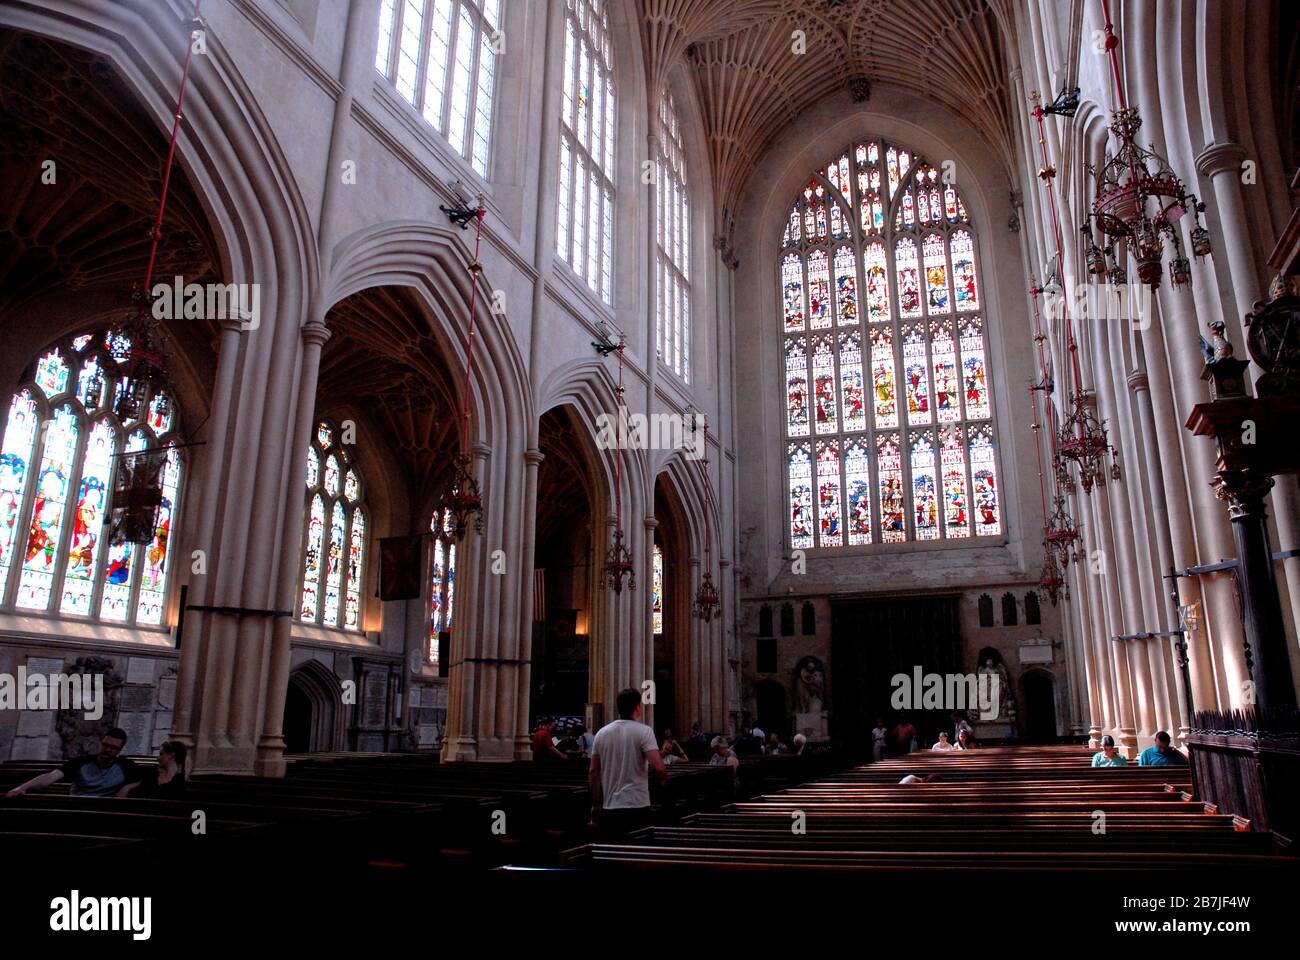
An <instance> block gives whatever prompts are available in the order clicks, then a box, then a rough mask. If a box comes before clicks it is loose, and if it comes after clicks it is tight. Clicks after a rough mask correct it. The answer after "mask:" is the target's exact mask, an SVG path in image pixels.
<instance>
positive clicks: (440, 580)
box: [429, 513, 456, 664]
mask: <svg viewBox="0 0 1300 960" xmlns="http://www.w3.org/2000/svg"><path fill="white" fill-rule="evenodd" d="M429 530H430V532H431V533H432V534H433V538H432V539H433V556H432V557H431V558H430V563H429V662H430V663H432V664H436V663H438V638H439V636H440V635H442V634H444V633H449V632H450V631H451V614H452V604H453V601H454V600H455V592H456V542H455V541H454V540H453V539H452V536H451V518H450V517H449V516H444V515H443V514H442V513H435V514H434V515H433V519H432V520H430V521H429Z"/></svg>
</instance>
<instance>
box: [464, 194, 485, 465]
mask: <svg viewBox="0 0 1300 960" xmlns="http://www.w3.org/2000/svg"><path fill="white" fill-rule="evenodd" d="M486 215H487V210H486V208H484V207H483V204H482V201H481V200H480V202H479V208H478V209H477V210H475V211H474V262H473V263H472V264H471V265H470V278H471V283H470V288H469V337H468V340H467V342H466V344H465V417H464V420H463V421H462V423H461V432H460V449H461V454H462V456H464V457H466V458H468V457H469V412H470V392H469V386H470V376H471V374H472V373H473V372H474V321H475V317H476V312H477V308H478V280H479V270H480V269H482V268H481V267H480V265H479V262H478V252H479V246H480V244H482V242H483V218H484V217H485V216H486Z"/></svg>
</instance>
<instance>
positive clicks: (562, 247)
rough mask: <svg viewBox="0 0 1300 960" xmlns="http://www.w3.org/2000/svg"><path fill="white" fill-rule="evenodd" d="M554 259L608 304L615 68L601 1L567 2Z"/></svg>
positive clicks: (570, 0) (612, 210)
mask: <svg viewBox="0 0 1300 960" xmlns="http://www.w3.org/2000/svg"><path fill="white" fill-rule="evenodd" d="M565 6H566V11H565V17H564V64H563V69H564V82H563V88H562V90H561V97H560V174H561V179H560V188H559V201H558V205H559V221H560V223H559V225H558V227H557V229H556V235H555V236H556V250H555V252H556V254H557V255H558V256H559V258H560V259H561V260H563V261H564V262H565V263H567V264H568V265H569V266H570V267H572V268H573V271H574V272H575V273H576V274H577V275H578V276H579V277H581V278H582V279H583V280H585V281H586V282H587V286H589V287H590V288H591V289H592V290H593V291H594V292H595V293H596V294H597V295H598V296H599V297H600V298H601V299H602V300H604V301H605V302H606V303H612V302H613V301H612V297H613V291H612V290H611V284H610V276H611V266H610V264H611V261H612V259H613V251H612V249H611V247H612V243H611V242H610V241H611V237H612V236H613V216H614V179H613V178H614V138H615V133H614V116H615V112H614V60H613V54H614V50H613V42H612V40H611V38H610V31H609V16H608V14H607V12H606V10H605V0H565Z"/></svg>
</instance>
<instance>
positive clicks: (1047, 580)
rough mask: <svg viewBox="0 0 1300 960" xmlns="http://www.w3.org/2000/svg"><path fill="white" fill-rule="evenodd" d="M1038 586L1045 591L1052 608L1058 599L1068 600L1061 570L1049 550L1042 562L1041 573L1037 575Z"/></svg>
mask: <svg viewBox="0 0 1300 960" xmlns="http://www.w3.org/2000/svg"><path fill="white" fill-rule="evenodd" d="M1038 585H1039V586H1040V587H1042V588H1043V589H1044V590H1046V591H1047V597H1048V599H1049V600H1051V601H1052V606H1056V602H1057V600H1058V599H1067V600H1068V599H1069V596H1068V593H1067V591H1066V588H1065V577H1063V576H1062V575H1061V568H1060V567H1058V566H1057V564H1056V557H1055V556H1054V555H1053V553H1052V551H1051V550H1050V549H1049V550H1048V551H1047V555H1046V557H1045V559H1044V560H1043V572H1042V573H1041V574H1040V575H1039V578H1038Z"/></svg>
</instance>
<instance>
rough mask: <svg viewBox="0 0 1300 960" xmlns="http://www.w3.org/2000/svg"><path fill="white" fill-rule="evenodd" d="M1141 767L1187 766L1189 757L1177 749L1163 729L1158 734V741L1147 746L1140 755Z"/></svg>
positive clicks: (1139, 764)
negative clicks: (1151, 745)
mask: <svg viewBox="0 0 1300 960" xmlns="http://www.w3.org/2000/svg"><path fill="white" fill-rule="evenodd" d="M1138 766H1139V767H1185V766H1187V758H1186V757H1184V756H1183V755H1182V753H1180V752H1179V751H1177V750H1175V749H1174V747H1173V745H1172V744H1171V743H1170V742H1169V734H1167V733H1165V732H1164V731H1163V730H1161V731H1160V732H1159V733H1157V734H1156V743H1155V746H1153V747H1147V748H1146V749H1145V750H1143V751H1142V756H1140V757H1138Z"/></svg>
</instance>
